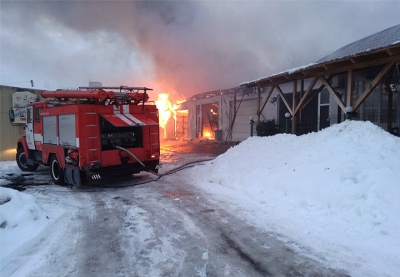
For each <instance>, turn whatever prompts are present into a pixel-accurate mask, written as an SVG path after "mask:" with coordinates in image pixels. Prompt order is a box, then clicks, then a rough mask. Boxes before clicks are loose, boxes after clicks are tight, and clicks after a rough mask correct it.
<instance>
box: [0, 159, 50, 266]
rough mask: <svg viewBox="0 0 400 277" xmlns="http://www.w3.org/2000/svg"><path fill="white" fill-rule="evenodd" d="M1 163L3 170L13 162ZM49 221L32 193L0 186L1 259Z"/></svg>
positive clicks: (43, 227) (38, 231) (34, 234)
mask: <svg viewBox="0 0 400 277" xmlns="http://www.w3.org/2000/svg"><path fill="white" fill-rule="evenodd" d="M1 164H2V167H1V169H2V171H3V170H4V168H5V167H6V166H7V164H11V163H8V162H7V163H4V162H2V163H1ZM49 222H50V220H49V217H48V216H47V215H46V212H45V211H44V210H43V209H42V207H41V206H40V205H39V204H38V203H37V202H36V200H35V198H34V197H33V196H32V195H29V194H26V193H21V192H18V191H16V190H13V189H9V188H2V187H0V249H1V251H0V261H2V260H3V259H4V257H6V256H8V255H9V254H10V253H11V252H12V251H13V250H15V249H17V248H19V247H21V246H22V245H23V244H24V243H25V242H27V241H29V240H31V239H32V238H34V237H35V236H37V235H38V234H39V233H40V232H41V231H43V230H44V229H45V228H46V226H47V225H48V223H49Z"/></svg>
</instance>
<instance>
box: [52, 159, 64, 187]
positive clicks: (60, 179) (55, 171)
mask: <svg viewBox="0 0 400 277" xmlns="http://www.w3.org/2000/svg"><path fill="white" fill-rule="evenodd" d="M50 171H51V179H52V180H53V182H54V183H55V184H57V185H61V186H63V185H65V181H64V172H63V169H62V168H61V167H60V163H59V162H58V160H57V157H56V156H54V155H53V156H52V157H51V159H50Z"/></svg>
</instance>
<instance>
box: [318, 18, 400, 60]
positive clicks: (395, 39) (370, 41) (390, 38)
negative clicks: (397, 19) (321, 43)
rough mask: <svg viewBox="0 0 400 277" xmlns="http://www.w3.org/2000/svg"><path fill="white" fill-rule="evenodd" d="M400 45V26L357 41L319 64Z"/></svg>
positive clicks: (324, 58)
mask: <svg viewBox="0 0 400 277" xmlns="http://www.w3.org/2000/svg"><path fill="white" fill-rule="evenodd" d="M399 43H400V24H399V25H397V26H393V27H390V28H388V29H386V30H383V31H380V32H378V33H376V34H373V35H370V36H368V37H365V38H363V39H360V40H357V41H355V42H352V43H350V44H347V45H346V46H343V47H342V48H340V49H338V50H336V51H335V52H333V53H332V54H330V55H328V56H325V57H323V58H322V59H320V60H318V61H317V63H325V62H329V61H334V60H338V59H341V58H345V57H350V56H354V55H357V54H360V53H367V52H370V51H374V50H377V49H380V48H386V47H389V46H392V45H395V44H399Z"/></svg>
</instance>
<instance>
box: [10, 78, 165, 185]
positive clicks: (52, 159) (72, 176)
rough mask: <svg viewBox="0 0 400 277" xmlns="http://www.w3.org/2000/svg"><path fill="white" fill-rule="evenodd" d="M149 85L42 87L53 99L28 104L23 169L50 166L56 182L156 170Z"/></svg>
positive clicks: (20, 156) (21, 145) (21, 144)
mask: <svg viewBox="0 0 400 277" xmlns="http://www.w3.org/2000/svg"><path fill="white" fill-rule="evenodd" d="M149 90H151V89H150V88H147V87H125V86H121V87H99V88H88V87H80V88H79V90H57V91H43V92H42V93H41V95H42V97H43V98H51V100H45V101H40V102H36V103H31V104H29V105H28V107H27V122H26V127H25V131H26V133H25V136H24V137H22V138H21V139H19V140H18V143H17V155H16V160H17V164H18V166H19V168H20V169H21V170H22V171H35V170H36V169H37V168H38V166H39V165H45V166H49V167H50V172H51V178H52V180H53V182H54V183H56V184H60V185H63V184H71V185H81V184H82V183H83V182H85V180H86V179H87V178H91V179H100V178H102V177H104V176H121V175H130V174H134V173H138V172H140V171H153V172H157V170H158V166H159V158H160V140H159V124H158V111H157V108H156V106H155V104H154V102H148V94H147V91H149Z"/></svg>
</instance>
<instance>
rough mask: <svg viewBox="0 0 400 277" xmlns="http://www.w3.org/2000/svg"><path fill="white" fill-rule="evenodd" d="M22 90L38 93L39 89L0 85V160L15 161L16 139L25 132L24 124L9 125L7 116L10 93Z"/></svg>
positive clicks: (9, 105) (9, 106) (9, 107)
mask: <svg viewBox="0 0 400 277" xmlns="http://www.w3.org/2000/svg"><path fill="white" fill-rule="evenodd" d="M22 90H25V91H30V92H33V93H35V94H37V95H39V94H38V92H39V90H33V89H24V88H17V87H9V86H0V161H15V153H16V152H15V149H16V147H17V141H18V139H20V138H21V137H22V136H23V135H24V134H25V130H24V127H25V126H23V125H18V126H13V125H11V123H10V119H9V117H8V111H9V110H10V109H11V105H12V103H11V97H12V94H13V93H14V92H16V91H22Z"/></svg>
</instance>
